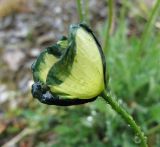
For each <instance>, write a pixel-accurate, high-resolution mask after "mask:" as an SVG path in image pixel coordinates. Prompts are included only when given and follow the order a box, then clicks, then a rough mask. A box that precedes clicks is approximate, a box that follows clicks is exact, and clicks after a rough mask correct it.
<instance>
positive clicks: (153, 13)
mask: <svg viewBox="0 0 160 147" xmlns="http://www.w3.org/2000/svg"><path fill="white" fill-rule="evenodd" d="M159 9H160V0H157V2H156V3H155V5H154V7H153V9H152V11H151V15H150V17H149V20H148V22H147V24H146V26H145V29H144V33H143V34H142V40H141V43H140V45H139V51H141V50H143V49H144V48H145V45H146V43H147V42H148V39H151V38H150V33H151V29H152V27H153V24H154V22H155V18H156V16H157V15H156V14H157V13H158V11H159Z"/></svg>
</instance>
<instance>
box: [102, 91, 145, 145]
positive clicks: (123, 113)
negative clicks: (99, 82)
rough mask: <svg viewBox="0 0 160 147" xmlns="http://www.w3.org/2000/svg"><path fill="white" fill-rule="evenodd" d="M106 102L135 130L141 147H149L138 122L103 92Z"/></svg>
mask: <svg viewBox="0 0 160 147" xmlns="http://www.w3.org/2000/svg"><path fill="white" fill-rule="evenodd" d="M101 96H102V97H103V98H104V100H105V101H106V102H107V103H109V105H111V107H112V108H113V109H114V110H115V111H116V112H117V113H118V114H119V115H121V117H122V118H123V119H124V120H125V121H126V122H127V124H129V125H130V126H131V128H132V129H133V130H134V132H135V133H136V135H137V136H138V137H139V139H140V140H141V146H142V147H148V145H147V139H146V137H145V136H144V133H143V132H142V131H141V129H140V127H139V126H138V125H137V124H136V122H135V121H134V120H133V117H132V116H131V115H130V114H129V113H128V112H127V111H125V110H124V109H123V108H122V107H121V106H120V105H119V104H118V102H116V101H115V100H114V99H113V98H112V97H111V96H109V95H108V94H107V92H106V91H103V92H102V95H101Z"/></svg>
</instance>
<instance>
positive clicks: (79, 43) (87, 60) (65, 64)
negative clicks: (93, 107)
mask: <svg viewBox="0 0 160 147" xmlns="http://www.w3.org/2000/svg"><path fill="white" fill-rule="evenodd" d="M105 70H106V64H105V57H104V55H103V51H102V49H101V46H100V44H99V43H98V41H97V39H96V37H95V35H94V34H93V33H92V31H91V30H90V29H89V28H88V27H87V26H86V25H84V24H78V25H71V26H70V30H69V35H68V38H67V37H63V38H62V39H61V40H60V41H58V42H57V43H56V44H54V45H53V46H51V47H48V48H46V49H45V50H44V51H43V52H42V53H41V54H40V55H39V57H38V58H37V60H36V61H35V63H34V64H33V65H32V71H33V78H34V81H35V83H34V84H33V85H32V94H33V96H34V97H36V98H38V99H39V100H40V101H41V102H42V103H46V104H51V105H74V104H82V103H86V102H89V101H93V100H94V99H96V97H97V96H99V95H100V94H101V92H102V91H103V90H104V88H105V86H106V82H105V80H106V78H105ZM37 85H39V86H37ZM37 87H39V88H37Z"/></svg>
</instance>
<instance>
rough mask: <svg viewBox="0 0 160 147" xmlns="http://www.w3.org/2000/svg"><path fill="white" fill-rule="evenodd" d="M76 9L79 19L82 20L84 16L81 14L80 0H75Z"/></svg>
mask: <svg viewBox="0 0 160 147" xmlns="http://www.w3.org/2000/svg"><path fill="white" fill-rule="evenodd" d="M77 10H78V15H79V19H80V21H81V22H82V21H83V20H84V16H83V10H82V1H81V0H77Z"/></svg>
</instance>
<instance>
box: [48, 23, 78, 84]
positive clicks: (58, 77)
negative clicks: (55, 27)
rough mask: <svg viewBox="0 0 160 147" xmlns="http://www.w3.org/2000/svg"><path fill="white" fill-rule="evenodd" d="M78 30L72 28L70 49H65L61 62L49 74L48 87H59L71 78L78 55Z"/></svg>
mask: <svg viewBox="0 0 160 147" xmlns="http://www.w3.org/2000/svg"><path fill="white" fill-rule="evenodd" d="M76 30H77V27H75V26H71V27H70V34H69V39H68V47H67V48H66V49H65V52H64V54H63V55H62V57H61V58H60V60H59V61H58V62H57V63H55V64H54V65H53V66H52V68H51V69H50V71H49V72H48V75H47V80H46V83H47V85H52V86H54V85H59V84H61V83H62V82H63V81H64V80H65V78H67V77H68V76H69V74H70V71H71V69H72V65H73V62H74V57H75V55H76V48H75V46H76V44H75V34H76ZM63 42H64V41H63ZM63 46H64V44H63Z"/></svg>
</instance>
